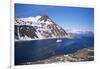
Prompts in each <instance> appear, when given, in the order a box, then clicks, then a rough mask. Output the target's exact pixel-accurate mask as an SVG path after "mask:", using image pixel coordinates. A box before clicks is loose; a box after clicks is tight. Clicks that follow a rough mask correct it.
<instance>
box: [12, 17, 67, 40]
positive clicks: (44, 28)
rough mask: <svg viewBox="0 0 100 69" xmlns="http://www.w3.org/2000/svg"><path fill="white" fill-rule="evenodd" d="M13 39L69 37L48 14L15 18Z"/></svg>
mask: <svg viewBox="0 0 100 69" xmlns="http://www.w3.org/2000/svg"><path fill="white" fill-rule="evenodd" d="M14 26H15V33H14V34H15V40H31V39H48V38H69V35H68V34H67V32H66V31H65V30H64V29H63V28H62V27H60V26H59V25H58V24H56V23H55V22H54V21H52V20H51V19H50V18H49V16H48V15H39V16H33V17H25V18H15V25H14Z"/></svg>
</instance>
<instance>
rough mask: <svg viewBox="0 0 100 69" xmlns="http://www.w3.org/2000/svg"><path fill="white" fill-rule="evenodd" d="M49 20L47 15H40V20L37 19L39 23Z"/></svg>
mask: <svg viewBox="0 0 100 69" xmlns="http://www.w3.org/2000/svg"><path fill="white" fill-rule="evenodd" d="M48 19H49V16H48V15H47V14H43V15H41V18H40V19H39V20H40V21H42V20H44V22H46V21H47V20H48Z"/></svg>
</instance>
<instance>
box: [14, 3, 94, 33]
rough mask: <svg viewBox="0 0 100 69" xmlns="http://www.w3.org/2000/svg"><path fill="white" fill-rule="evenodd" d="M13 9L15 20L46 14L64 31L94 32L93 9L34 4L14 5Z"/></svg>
mask: <svg viewBox="0 0 100 69" xmlns="http://www.w3.org/2000/svg"><path fill="white" fill-rule="evenodd" d="M14 7H15V17H16V18H21V17H30V16H38V15H43V14H47V15H48V16H49V18H50V19H52V20H53V21H54V22H55V23H56V24H58V25H59V26H61V27H62V28H64V29H66V30H79V31H93V30H94V8H85V7H69V6H51V5H35V4H15V6H14Z"/></svg>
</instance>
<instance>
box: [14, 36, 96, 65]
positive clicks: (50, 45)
mask: <svg viewBox="0 0 100 69" xmlns="http://www.w3.org/2000/svg"><path fill="white" fill-rule="evenodd" d="M57 39H58V38H55V39H44V40H31V41H18V42H15V64H16V65H17V64H20V63H23V62H33V61H36V60H42V59H46V58H48V57H50V56H54V55H63V54H69V53H74V52H76V51H77V50H79V49H82V48H88V47H92V46H94V36H93V35H75V37H74V38H73V39H67V38H59V39H61V40H62V42H56V40H57Z"/></svg>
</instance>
